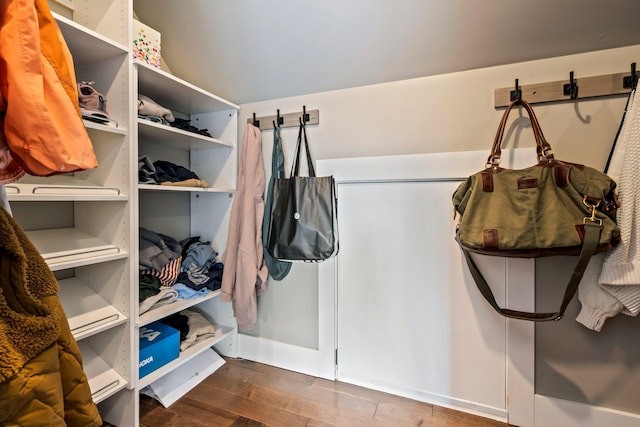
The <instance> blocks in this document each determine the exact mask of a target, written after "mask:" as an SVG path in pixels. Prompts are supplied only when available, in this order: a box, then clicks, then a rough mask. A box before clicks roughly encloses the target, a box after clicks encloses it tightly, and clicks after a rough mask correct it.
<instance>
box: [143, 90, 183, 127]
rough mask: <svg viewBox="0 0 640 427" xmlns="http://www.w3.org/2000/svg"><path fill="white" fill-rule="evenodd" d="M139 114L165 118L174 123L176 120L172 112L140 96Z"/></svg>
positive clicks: (146, 97)
mask: <svg viewBox="0 0 640 427" xmlns="http://www.w3.org/2000/svg"><path fill="white" fill-rule="evenodd" d="M138 114H142V115H143V116H157V117H163V118H164V119H166V120H167V121H168V122H174V121H175V120H176V119H175V117H173V113H172V112H171V110H169V109H168V108H165V107H163V106H162V105H160V104H158V103H157V102H155V101H154V100H153V99H151V98H149V97H148V96H145V95H138Z"/></svg>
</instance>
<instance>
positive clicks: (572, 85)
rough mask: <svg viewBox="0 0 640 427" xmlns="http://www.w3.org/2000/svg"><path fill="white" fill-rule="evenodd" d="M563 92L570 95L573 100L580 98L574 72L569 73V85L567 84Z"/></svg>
mask: <svg viewBox="0 0 640 427" xmlns="http://www.w3.org/2000/svg"><path fill="white" fill-rule="evenodd" d="M562 92H563V93H564V94H565V95H568V96H569V99H571V100H573V99H577V98H578V84H577V83H576V81H575V80H574V79H573V71H571V72H569V83H565V85H564V86H563V87H562Z"/></svg>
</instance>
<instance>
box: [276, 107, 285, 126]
mask: <svg viewBox="0 0 640 427" xmlns="http://www.w3.org/2000/svg"><path fill="white" fill-rule="evenodd" d="M277 111H278V112H277V113H276V120H277V123H278V126H280V125H283V124H284V117H280V110H279V109H278V110H277Z"/></svg>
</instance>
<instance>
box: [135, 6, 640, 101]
mask: <svg viewBox="0 0 640 427" xmlns="http://www.w3.org/2000/svg"><path fill="white" fill-rule="evenodd" d="M134 8H135V11H136V13H137V15H138V17H139V19H140V20H141V21H142V22H144V23H145V24H147V25H149V26H150V27H152V28H155V29H158V30H160V31H161V33H162V56H163V60H164V61H165V62H166V63H167V65H168V67H169V68H170V70H171V72H172V73H173V74H175V75H177V76H179V77H181V78H183V79H185V80H188V81H191V82H193V83H194V84H196V85H198V86H201V87H203V88H206V89H207V90H209V91H211V92H213V93H216V94H218V95H220V96H222V97H224V98H226V99H228V100H230V101H232V102H235V103H237V104H244V103H249V102H256V101H263V100H269V99H276V98H284V97H288V96H295V95H303V94H308V93H315V92H324V91H329V90H334V89H343V88H348V87H356V86H363V85H369V84H374V83H382V82H388V81H395V80H403V79H409V78H415V77H423V76H428V75H436V74H444V73H450V72H455V71H462V70H468V69H474V68H482V67H487V66H493V65H501V64H507V63H515V62H522V61H527V60H534V59H540V58H549V57H555V56H562V55H568V54H573V53H580V52H587V51H595V50H601V49H609V48H614V47H622V46H629V45H636V44H640V1H637V0H535V1H534V0H315V1H311V0H183V1H179V2H178V1H172V0H134ZM639 59H640V58H639Z"/></svg>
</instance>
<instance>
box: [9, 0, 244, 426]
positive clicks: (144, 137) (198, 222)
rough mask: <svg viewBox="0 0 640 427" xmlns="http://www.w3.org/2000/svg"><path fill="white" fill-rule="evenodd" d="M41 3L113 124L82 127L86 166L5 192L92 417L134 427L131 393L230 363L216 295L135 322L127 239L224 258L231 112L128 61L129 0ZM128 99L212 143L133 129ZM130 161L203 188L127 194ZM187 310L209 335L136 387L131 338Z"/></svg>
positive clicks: (133, 107) (162, 129) (229, 325)
mask: <svg viewBox="0 0 640 427" xmlns="http://www.w3.org/2000/svg"><path fill="white" fill-rule="evenodd" d="M49 5H50V7H51V9H52V11H53V12H54V18H55V19H56V21H57V23H58V26H59V27H60V29H61V31H62V33H63V36H64V38H65V41H66V43H67V46H68V47H69V50H70V51H71V54H72V56H73V59H74V68H75V73H76V80H77V81H78V82H82V81H92V82H95V83H94V87H95V89H96V90H97V91H98V92H100V93H102V94H103V95H104V97H105V99H106V101H107V111H108V113H109V116H110V118H111V119H112V120H113V123H110V124H108V125H103V124H99V123H95V122H91V121H84V125H85V128H86V129H87V133H88V134H89V137H90V139H91V142H92V144H93V147H94V151H95V153H96V156H97V158H98V162H99V166H98V167H97V168H95V169H93V170H87V171H81V172H75V173H70V174H63V175H55V176H51V177H46V178H45V177H33V176H28V175H27V176H24V177H23V178H21V179H20V180H19V181H17V182H14V183H11V184H9V185H7V186H6V190H7V194H8V198H9V201H10V203H11V208H12V211H13V215H14V217H15V219H16V220H17V222H18V223H19V224H20V225H21V226H22V228H23V229H24V230H25V231H26V232H27V235H28V236H29V238H30V240H31V241H32V242H33V243H34V245H35V246H36V248H38V250H39V252H40V253H41V255H42V256H43V257H44V259H45V261H46V262H47V264H48V265H49V268H50V269H51V270H52V271H53V272H54V274H55V276H56V277H57V279H58V282H59V285H60V291H59V293H58V296H59V298H60V301H61V303H62V306H63V308H64V310H65V313H66V315H67V319H68V322H69V326H70V328H71V331H72V334H73V336H74V338H75V339H76V341H77V342H78V344H79V347H80V350H81V352H82V357H83V364H84V370H85V373H86V374H87V377H88V380H89V386H90V388H91V391H92V395H93V399H94V401H95V402H96V403H97V404H98V408H99V409H100V413H101V415H102V417H103V419H104V420H105V421H108V422H109V423H111V424H114V425H117V426H137V425H138V418H139V391H140V390H141V389H142V388H144V387H145V386H148V385H149V384H152V383H153V382H154V381H157V380H159V379H161V378H163V377H165V376H167V375H169V374H173V375H172V376H175V375H176V374H179V373H180V369H181V367H185V364H187V363H188V362H189V361H192V360H194V358H196V357H198V356H199V355H203V354H204V353H205V352H206V351H207V350H208V349H211V348H215V349H216V351H218V352H219V353H221V354H223V355H232V356H234V355H235V345H236V336H237V326H236V323H235V319H234V317H233V313H232V311H231V307H230V305H229V304H227V303H222V302H221V301H220V291H219V290H218V291H211V292H209V293H208V294H207V295H205V296H203V297H201V298H197V299H191V300H178V301H177V302H176V303H174V304H171V305H167V306H163V307H160V308H157V309H153V308H152V309H151V310H149V311H147V312H146V313H144V314H142V315H139V313H138V311H139V310H138V279H139V278H138V263H139V257H138V230H139V227H145V228H148V229H150V230H154V231H157V232H160V233H162V234H166V235H169V236H172V237H175V238H176V239H178V240H181V239H184V238H187V237H192V236H200V238H201V241H206V242H211V245H212V247H213V248H214V250H215V251H216V252H218V253H219V254H222V253H223V252H224V249H225V247H226V240H227V230H228V223H229V214H230V210H231V201H232V198H233V194H234V189H235V180H236V161H237V154H236V142H237V125H238V123H237V120H238V109H239V107H238V106H237V105H235V104H233V103H232V102H229V101H227V100H224V99H222V98H220V97H218V96H216V95H215V94H213V93H210V92H208V91H206V90H204V89H202V88H199V87H197V86H195V85H193V84H191V83H189V82H187V81H184V80H182V79H180V78H179V77H176V76H173V75H171V74H170V73H167V72H166V71H163V70H160V69H157V68H154V67H151V66H149V65H147V64H146V63H143V62H139V61H137V60H134V59H133V55H132V53H131V46H132V37H133V16H134V1H133V0H50V1H49ZM158 30H159V31H162V29H161V28H159V29H158ZM138 93H140V94H144V95H147V96H149V97H151V98H152V99H154V100H155V101H156V102H158V103H159V104H161V105H163V106H165V107H167V108H169V109H171V110H172V111H173V113H174V115H175V116H176V117H180V118H183V119H188V120H191V124H192V125H193V126H196V127H198V128H200V129H207V130H208V131H209V133H210V135H211V136H206V135H202V134H198V133H194V132H189V131H185V130H181V129H177V128H172V127H170V126H165V125H162V124H158V123H153V122H150V121H147V120H143V119H138V117H137V94H138ZM139 155H148V156H149V157H150V159H151V160H152V161H155V160H168V161H171V162H173V163H175V164H179V165H181V166H184V167H187V168H188V169H190V170H192V171H194V172H195V173H197V174H198V176H199V177H200V178H201V179H202V180H205V181H206V182H207V184H208V185H207V187H206V188H188V187H174V186H161V185H148V184H141V185H138V183H137V163H138V157H139ZM187 308H191V309H194V310H197V311H198V312H200V313H201V314H202V315H203V316H204V317H205V318H207V319H208V320H210V321H211V322H212V323H213V324H214V325H215V328H216V331H217V332H218V333H217V335H216V336H215V337H213V338H210V339H207V340H205V341H202V342H198V343H197V344H196V345H194V346H192V347H190V348H188V349H187V350H185V351H184V352H183V353H182V354H180V357H179V358H178V359H176V360H174V361H172V362H170V363H168V364H167V365H165V366H162V367H161V368H159V369H157V370H156V371H154V372H152V373H151V374H149V375H147V376H146V377H144V378H143V379H139V378H138V358H139V356H138V355H139V328H141V327H143V326H145V325H148V324H149V323H151V322H154V321H158V320H162V319H163V318H165V317H167V316H170V315H172V314H175V313H178V312H180V311H182V310H185V309H187ZM195 360H197V359H195ZM186 366H189V365H186ZM190 384H191V383H190ZM193 385H195V384H193Z"/></svg>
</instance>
